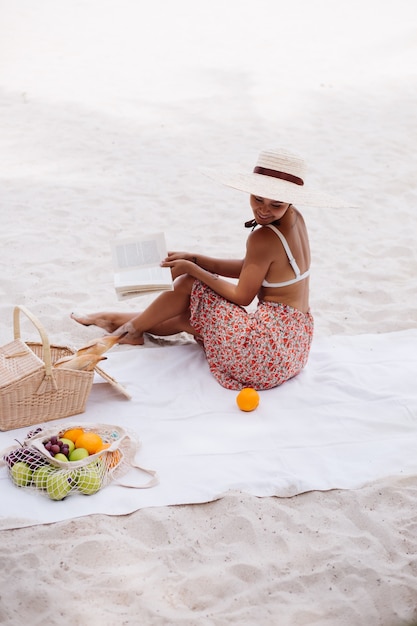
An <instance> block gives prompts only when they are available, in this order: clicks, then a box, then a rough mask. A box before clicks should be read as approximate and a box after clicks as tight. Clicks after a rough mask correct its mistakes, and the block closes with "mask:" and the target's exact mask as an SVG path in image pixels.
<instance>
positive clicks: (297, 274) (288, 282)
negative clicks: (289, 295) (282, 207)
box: [262, 224, 310, 287]
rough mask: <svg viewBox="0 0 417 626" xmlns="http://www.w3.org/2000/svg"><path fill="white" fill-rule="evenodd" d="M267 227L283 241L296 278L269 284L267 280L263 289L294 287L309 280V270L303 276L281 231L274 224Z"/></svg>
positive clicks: (263, 284)
mask: <svg viewBox="0 0 417 626" xmlns="http://www.w3.org/2000/svg"><path fill="white" fill-rule="evenodd" d="M266 227H267V228H270V229H271V230H273V231H274V233H275V234H276V235H278V237H279V238H280V239H281V243H282V245H283V246H284V250H285V253H286V255H287V257H288V261H289V262H290V265H291V267H292V269H293V270H294V274H295V278H292V279H291V280H286V281H284V282H283V283H269V282H268V281H267V280H263V282H262V287H287V286H288V285H293V284H294V283H298V282H299V281H300V280H304V279H305V278H307V276H310V270H309V269H308V270H307V271H306V272H304V274H301V272H300V268H299V267H298V265H297V262H296V260H295V259H294V257H293V255H292V252H291V250H290V246H289V245H288V243H287V240H286V239H285V237H284V235H283V234H282V233H281V231H279V230H278V228H276V226H274V225H273V224H266Z"/></svg>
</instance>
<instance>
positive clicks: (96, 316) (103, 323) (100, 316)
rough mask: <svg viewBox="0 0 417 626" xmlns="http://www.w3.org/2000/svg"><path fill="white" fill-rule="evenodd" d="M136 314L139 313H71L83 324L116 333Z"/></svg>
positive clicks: (72, 316) (72, 317) (73, 317)
mask: <svg viewBox="0 0 417 626" xmlns="http://www.w3.org/2000/svg"><path fill="white" fill-rule="evenodd" d="M136 315H137V313H91V314H90V315H85V314H82V313H71V315H70V317H71V319H73V320H74V321H75V322H78V323H79V324H82V325H83V326H98V327H99V328H103V330H105V331H107V332H108V333H114V332H115V331H116V330H117V329H118V328H120V326H123V324H126V323H127V322H129V321H130V320H131V319H133V318H134V317H136ZM118 334H119V333H118ZM120 334H121V333H120ZM124 343H126V342H124Z"/></svg>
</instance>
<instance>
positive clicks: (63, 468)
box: [1, 424, 158, 500]
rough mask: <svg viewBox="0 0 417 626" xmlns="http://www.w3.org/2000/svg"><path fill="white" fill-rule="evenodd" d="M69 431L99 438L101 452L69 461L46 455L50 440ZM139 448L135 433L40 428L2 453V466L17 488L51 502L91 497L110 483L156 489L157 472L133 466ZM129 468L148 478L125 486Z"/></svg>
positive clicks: (110, 428)
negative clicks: (33, 491)
mask: <svg viewBox="0 0 417 626" xmlns="http://www.w3.org/2000/svg"><path fill="white" fill-rule="evenodd" d="M71 429H81V430H82V431H83V432H84V433H94V435H98V436H99V437H100V439H101V441H102V444H103V445H102V447H101V449H100V450H99V451H98V452H94V453H92V454H88V456H85V457H84V458H81V459H79V460H74V461H70V460H67V457H66V456H65V455H63V453H62V452H58V453H57V452H56V450H53V451H49V450H48V449H47V448H46V447H45V445H46V444H48V442H51V440H52V441H55V439H58V440H59V439H62V438H63V435H64V434H65V433H66V432H67V431H68V430H71ZM54 445H58V444H54ZM60 445H61V446H62V442H61V443H60ZM139 447H140V441H139V440H138V438H137V437H136V435H135V434H134V433H131V432H128V431H127V430H126V429H124V428H121V427H119V426H114V425H111V424H88V425H86V424H83V425H82V426H79V425H75V426H73V425H71V426H68V425H67V424H66V425H65V427H62V428H60V427H59V426H55V427H54V428H42V427H39V428H37V429H35V430H33V431H31V432H29V433H28V434H27V436H26V438H25V440H24V441H23V442H22V443H21V444H20V443H19V444H18V445H16V446H12V447H9V448H8V449H6V450H4V451H3V453H2V458H1V463H2V464H3V465H6V467H7V470H8V473H9V477H10V479H11V480H12V482H13V483H14V484H15V485H16V486H17V487H25V488H28V489H36V490H37V491H39V493H42V494H44V495H46V496H48V497H49V498H50V499H52V500H63V499H64V498H65V497H67V496H68V495H70V494H73V493H80V494H83V495H93V494H94V493H97V492H98V491H99V490H100V489H102V488H104V487H105V486H106V485H108V484H109V483H111V482H116V483H118V484H120V485H122V486H125V487H132V488H140V489H144V488H148V487H153V486H155V485H156V484H157V483H158V478H157V475H156V472H155V471H154V470H149V469H145V468H143V467H141V466H140V465H137V464H136V462H135V457H136V453H137V451H138V450H139ZM55 454H58V455H59V456H55ZM61 455H62V456H61ZM132 468H137V469H138V470H140V471H141V472H145V473H146V474H148V475H149V476H150V478H149V479H148V481H147V482H146V483H145V484H130V483H124V482H123V480H122V478H123V476H124V475H125V474H127V472H129V471H130V470H131V469H132Z"/></svg>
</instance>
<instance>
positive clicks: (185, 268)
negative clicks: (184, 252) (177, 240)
mask: <svg viewBox="0 0 417 626" xmlns="http://www.w3.org/2000/svg"><path fill="white" fill-rule="evenodd" d="M175 254H181V253H178V252H177V253H175ZM161 267H170V268H171V273H172V278H173V279H174V280H175V278H178V276H182V275H183V274H190V276H194V273H193V271H194V270H195V269H196V267H197V266H196V265H195V263H193V262H192V261H187V260H185V259H184V258H182V257H179V258H174V259H173V258H172V257H170V255H168V257H167V258H166V259H165V261H162V263H161Z"/></svg>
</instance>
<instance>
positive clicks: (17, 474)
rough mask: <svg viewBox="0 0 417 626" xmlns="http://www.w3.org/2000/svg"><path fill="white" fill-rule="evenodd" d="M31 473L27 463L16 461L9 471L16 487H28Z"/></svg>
mask: <svg viewBox="0 0 417 626" xmlns="http://www.w3.org/2000/svg"><path fill="white" fill-rule="evenodd" d="M32 475H33V471H32V470H31V469H30V467H29V465H28V463H25V462H24V461H17V462H16V463H14V464H13V466H12V467H11V469H10V476H11V477H12V480H13V482H14V484H15V485H17V486H18V487H28V486H29V485H30V484H31V482H32Z"/></svg>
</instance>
